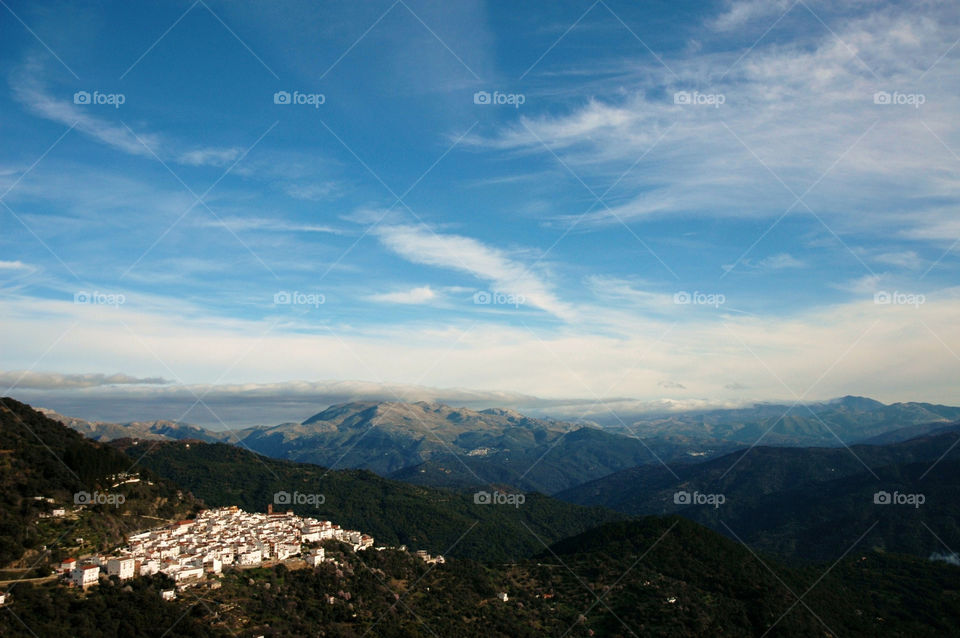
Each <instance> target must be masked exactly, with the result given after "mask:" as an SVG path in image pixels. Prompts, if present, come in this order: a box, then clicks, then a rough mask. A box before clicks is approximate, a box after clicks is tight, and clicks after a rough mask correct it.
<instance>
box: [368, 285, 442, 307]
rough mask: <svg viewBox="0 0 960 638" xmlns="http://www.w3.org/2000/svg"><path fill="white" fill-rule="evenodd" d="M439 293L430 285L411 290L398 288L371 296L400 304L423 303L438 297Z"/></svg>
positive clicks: (377, 299) (382, 300)
mask: <svg viewBox="0 0 960 638" xmlns="http://www.w3.org/2000/svg"><path fill="white" fill-rule="evenodd" d="M436 297H437V293H435V292H434V291H433V289H432V288H431V287H430V286H420V287H418V288H411V289H410V290H398V291H396V292H387V293H383V294H379V295H372V296H371V297H370V299H371V300H373V301H379V302H384V303H400V304H422V303H426V302H428V301H432V300H434V299H436Z"/></svg>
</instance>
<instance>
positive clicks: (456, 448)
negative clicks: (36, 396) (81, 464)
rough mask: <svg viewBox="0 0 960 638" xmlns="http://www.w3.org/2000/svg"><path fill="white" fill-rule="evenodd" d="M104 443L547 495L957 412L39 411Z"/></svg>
mask: <svg viewBox="0 0 960 638" xmlns="http://www.w3.org/2000/svg"><path fill="white" fill-rule="evenodd" d="M47 414H48V415H49V416H51V417H52V418H54V419H56V420H59V421H61V422H62V423H64V424H66V425H67V426H69V427H71V428H73V429H75V430H77V431H79V432H81V433H83V434H84V435H85V436H88V437H90V438H93V439H95V440H100V441H108V440H115V439H118V438H128V437H129V438H137V439H147V440H168V441H169V440H183V439H191V440H200V441H207V442H222V443H231V444H234V445H237V446H240V447H242V448H245V449H248V450H251V451H254V452H257V453H259V454H263V455H265V456H270V457H273V458H278V459H286V460H292V461H298V462H306V463H314V464H317V465H321V466H324V467H330V468H357V469H367V470H370V471H373V472H376V473H377V474H379V475H381V476H386V477H391V478H395V479H398V480H402V481H406V482H410V483H416V484H419V485H425V486H434V487H456V488H466V487H472V486H474V487H475V486H479V485H484V484H489V483H497V484H504V485H510V486H512V487H513V488H515V489H519V490H526V491H537V492H541V493H544V494H555V493H558V492H561V491H563V490H567V489H571V488H575V487H576V486H578V485H581V484H583V483H586V482H589V481H592V480H596V479H600V478H603V477H605V476H607V475H609V474H612V473H615V472H618V471H621V470H627V469H629V468H632V467H636V466H643V465H651V466H660V465H661V463H666V464H667V465H670V466H674V465H677V466H683V465H688V464H691V463H693V464H695V463H699V462H701V461H704V460H709V459H711V458H714V457H717V456H722V455H724V454H729V453H732V452H733V451H735V450H737V449H742V448H745V447H747V446H750V445H754V444H756V443H762V444H763V445H767V446H771V445H776V446H781V447H783V446H787V447H804V446H807V447H809V446H822V447H839V446H841V445H849V444H853V443H861V442H867V443H871V442H872V443H893V442H896V441H903V440H906V439H909V438H913V437H916V436H920V435H922V434H925V433H928V432H932V431H935V430H936V429H937V428H942V427H945V426H947V425H948V424H949V423H951V422H952V421H956V420H960V408H956V407H950V406H941V405H933V404H926V403H894V404H891V405H886V404H883V403H881V402H879V401H875V400H873V399H868V398H864V397H853V396H847V397H843V398H840V399H836V400H832V401H826V402H820V403H810V404H802V405H796V406H790V405H777V404H757V405H754V406H752V407H749V408H740V409H732V410H710V411H700V412H690V413H682V414H673V415H666V416H657V417H643V418H639V419H637V420H635V421H634V422H633V423H632V424H631V425H629V426H627V425H626V424H625V423H624V424H619V423H618V424H615V425H613V426H609V425H608V426H601V425H598V424H597V423H593V422H576V423H575V422H567V421H560V420H554V419H542V418H532V417H527V416H524V415H523V414H520V413H518V412H516V411H513V410H507V409H497V408H493V409H486V410H479V411H477V410H471V409H468V408H454V407H450V406H447V405H443V404H440V403H435V402H417V403H399V402H352V403H344V404H338V405H334V406H331V407H329V408H327V409H325V410H323V411H321V412H319V413H317V414H315V415H313V416H311V417H309V418H307V419H305V420H304V421H303V422H300V423H282V424H279V425H274V426H251V427H246V428H242V429H237V430H223V431H214V430H209V429H205V428H201V427H198V426H195V425H190V424H186V423H179V422H173V421H147V422H131V423H125V424H116V423H102V422H90V421H84V420H82V419H76V418H70V417H64V416H61V415H58V414H56V413H53V412H51V411H47Z"/></svg>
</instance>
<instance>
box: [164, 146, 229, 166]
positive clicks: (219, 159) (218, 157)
mask: <svg viewBox="0 0 960 638" xmlns="http://www.w3.org/2000/svg"><path fill="white" fill-rule="evenodd" d="M241 153H243V149H241V148H238V147H234V148H199V149H195V150H192V151H187V152H186V153H181V154H180V158H179V160H180V163H181V164H189V165H190V166H225V165H227V164H230V163H231V162H233V161H235V160H236V159H237V158H238V157H240V155H241Z"/></svg>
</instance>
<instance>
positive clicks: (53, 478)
mask: <svg viewBox="0 0 960 638" xmlns="http://www.w3.org/2000/svg"><path fill="white" fill-rule="evenodd" d="M131 465H132V463H131V460H130V458H129V457H127V456H125V455H124V454H122V453H120V452H118V451H117V450H115V449H113V448H111V447H108V446H106V445H103V444H100V443H95V442H93V441H90V440H88V439H85V438H84V437H82V436H80V435H79V434H78V433H76V432H74V431H72V430H70V429H68V428H66V427H64V426H63V425H61V424H60V423H57V422H55V421H52V420H51V419H49V418H47V417H46V416H44V415H43V414H41V413H39V412H37V411H35V410H33V409H32V408H30V406H28V405H26V404H23V403H20V402H18V401H15V400H13V399H10V398H3V399H0V565H4V566H8V565H20V564H22V565H24V566H26V565H34V564H37V563H38V561H41V560H42V558H43V557H44V556H48V558H50V559H52V560H57V559H59V558H60V557H61V556H63V557H65V556H67V555H69V554H70V553H74V552H75V551H81V550H82V551H88V552H89V551H93V550H96V549H105V548H107V547H109V546H111V545H114V544H116V543H117V542H119V541H120V540H121V539H122V538H123V535H124V534H125V533H127V532H130V531H133V530H136V529H139V528H143V527H152V526H155V525H156V524H157V522H158V520H171V519H176V518H183V517H184V516H186V515H188V514H189V513H191V512H193V511H195V510H196V509H197V508H199V507H200V503H198V502H197V501H195V500H194V499H193V498H192V497H190V496H189V495H185V494H182V493H181V492H180V490H179V489H178V488H177V486H175V485H174V484H172V483H170V482H169V481H166V480H163V479H160V478H158V477H157V476H156V475H154V474H152V473H150V472H148V471H143V468H131ZM127 472H129V473H130V474H129V475H128V476H118V475H121V474H123V473H127ZM78 493H80V494H82V493H87V494H90V495H93V497H94V498H95V497H96V495H101V496H103V497H104V500H106V499H107V498H108V497H111V498H110V500H111V502H112V503H113V504H107V503H103V504H91V505H78V504H77V503H76V499H75V495H76V494H78ZM121 498H122V502H120V499H121ZM57 508H63V509H64V510H65V513H64V514H63V515H62V516H52V515H51V514H52V512H53V510H54V509H57ZM77 539H82V540H83V542H82V543H79V542H78V541H77ZM45 545H46V546H49V555H47V554H44V553H43V552H42V550H41V548H42V547H43V546H45Z"/></svg>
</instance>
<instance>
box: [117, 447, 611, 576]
mask: <svg viewBox="0 0 960 638" xmlns="http://www.w3.org/2000/svg"><path fill="white" fill-rule="evenodd" d="M113 445H114V446H116V447H117V448H119V449H121V450H123V451H125V452H127V453H128V454H130V456H131V457H134V458H137V459H138V463H139V465H142V466H144V467H146V468H149V469H150V470H151V471H153V472H155V473H156V474H158V475H160V476H163V477H165V478H167V479H170V480H171V481H175V482H176V483H177V484H178V485H181V486H182V487H183V488H184V489H188V490H190V491H191V492H192V493H193V494H195V495H196V496H197V497H199V498H202V499H203V501H204V502H205V503H206V504H208V505H209V506H211V507H220V506H228V505H238V506H240V507H241V508H243V509H246V510H248V511H265V510H266V508H267V505H268V504H270V503H273V502H274V494H276V493H278V492H288V493H290V494H293V493H295V492H299V493H301V494H311V495H312V494H322V495H323V503H322V504H320V505H318V506H314V505H305V504H299V505H298V504H296V502H294V503H293V504H292V505H291V506H290V507H289V509H293V510H294V511H295V512H296V513H298V514H300V515H303V516H317V517H323V518H327V519H330V520H332V521H334V522H336V523H338V524H340V525H343V526H345V527H348V528H351V529H360V530H363V531H364V532H367V533H370V534H372V535H373V536H374V538H376V539H377V543H378V544H380V543H383V544H387V545H400V544H406V545H409V546H410V547H412V548H419V549H428V550H429V551H431V552H433V553H441V554H450V555H451V556H460V557H467V558H474V559H482V560H498V561H504V560H515V559H517V558H520V557H523V556H529V555H531V554H533V553H535V552H537V551H540V550H541V549H542V547H543V546H542V545H541V542H540V541H539V540H538V537H539V538H541V539H543V540H544V541H546V542H553V541H555V540H559V539H560V538H563V537H565V536H569V535H571V534H576V533H579V532H582V531H585V530H587V529H589V528H590V527H593V526H595V525H599V524H601V523H604V522H609V521H612V520H619V519H622V518H623V516H622V515H620V514H617V513H615V512H613V511H611V510H606V509H603V508H596V507H581V506H578V505H572V504H570V503H566V502H563V501H557V500H554V499H551V498H549V497H546V496H543V495H540V494H525V495H524V496H525V502H524V503H523V504H522V505H519V506H513V505H504V504H478V503H475V502H474V496H473V493H472V492H456V491H452V490H445V489H433V488H425V487H420V486H416V485H408V484H406V483H401V482H399V481H391V480H388V479H384V478H382V477H380V476H378V475H376V474H374V473H372V472H369V471H366V470H327V469H325V468H323V467H320V466H318V465H315V464H312V463H296V462H292V461H284V460H278V459H272V458H267V457H265V456H260V455H257V454H255V453H253V452H250V451H248V450H244V449H241V448H239V447H236V446H230V445H225V444H221V443H214V444H206V443H200V442H161V443H158V444H155V445H150V446H148V447H147V448H146V449H144V446H143V445H135V444H134V442H133V441H130V440H119V441H115V442H114V444H113ZM487 489H488V490H489V491H491V492H492V491H493V490H494V489H496V487H495V486H491V487H488V488H487ZM474 526H476V528H475V529H474ZM467 530H471V532H470V533H469V534H466V535H464V533H465V532H466V531H467ZM461 536H462V538H461Z"/></svg>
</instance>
